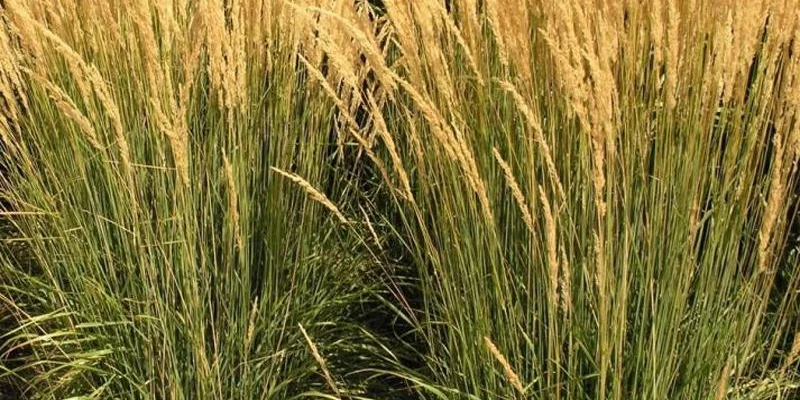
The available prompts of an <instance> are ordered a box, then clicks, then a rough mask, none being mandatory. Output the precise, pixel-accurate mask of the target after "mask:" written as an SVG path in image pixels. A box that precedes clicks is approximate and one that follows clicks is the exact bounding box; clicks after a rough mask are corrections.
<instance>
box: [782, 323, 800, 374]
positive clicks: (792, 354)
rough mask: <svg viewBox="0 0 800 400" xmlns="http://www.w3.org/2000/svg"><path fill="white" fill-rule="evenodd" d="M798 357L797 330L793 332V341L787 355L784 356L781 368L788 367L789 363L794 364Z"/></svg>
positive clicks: (799, 343) (799, 354) (799, 348)
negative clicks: (784, 359)
mask: <svg viewBox="0 0 800 400" xmlns="http://www.w3.org/2000/svg"><path fill="white" fill-rule="evenodd" d="M798 357H800V331H797V332H796V333H795V334H794V341H793V342H792V348H791V349H789V355H788V356H786V361H784V363H783V369H786V368H788V367H789V366H790V365H792V364H794V362H795V361H797V359H798Z"/></svg>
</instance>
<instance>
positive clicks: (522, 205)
mask: <svg viewBox="0 0 800 400" xmlns="http://www.w3.org/2000/svg"><path fill="white" fill-rule="evenodd" d="M492 152H493V153H494V158H495V160H497V163H498V164H499V165H500V169H502V170H503V175H505V177H506V184H507V185H508V188H509V189H511V195H512V196H514V200H516V202H517V206H518V207H519V211H520V213H522V221H523V222H525V226H526V227H527V228H528V231H530V232H531V233H533V232H534V226H533V217H532V216H531V213H530V207H529V206H528V202H527V201H526V200H525V195H523V194H522V189H520V186H519V184H518V183H517V179H516V178H514V173H513V172H512V171H511V167H510V166H509V165H508V163H507V162H506V161H505V160H503V157H502V156H501V155H500V152H499V151H497V149H496V148H492Z"/></svg>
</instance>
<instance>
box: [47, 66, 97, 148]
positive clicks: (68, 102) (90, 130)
mask: <svg viewBox="0 0 800 400" xmlns="http://www.w3.org/2000/svg"><path fill="white" fill-rule="evenodd" d="M32 74H34V73H32ZM33 76H34V79H35V80H36V81H37V82H38V83H39V84H40V85H42V87H43V88H44V89H45V91H47V94H48V95H49V96H50V98H51V99H53V101H54V102H55V103H56V106H57V107H58V109H59V110H61V112H63V113H64V114H65V115H66V116H68V117H69V118H70V119H72V121H73V122H75V123H76V124H77V125H78V127H79V128H80V130H81V132H82V133H83V134H84V135H85V137H86V140H87V141H88V142H89V144H90V145H91V146H92V147H93V148H94V149H95V150H97V151H101V152H102V151H103V146H102V145H101V144H100V140H98V138H97V132H96V131H95V129H94V127H93V126H92V123H91V122H90V121H89V119H88V118H86V117H85V116H84V115H83V113H81V111H80V110H79V109H78V107H76V106H75V103H74V102H73V101H72V99H71V98H70V97H69V95H67V93H65V92H64V91H63V90H62V89H61V88H60V87H58V86H56V85H54V84H52V83H50V82H48V81H47V80H45V79H44V78H42V77H40V76H38V75H35V74H34V75H33Z"/></svg>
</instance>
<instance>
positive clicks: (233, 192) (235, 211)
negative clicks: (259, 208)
mask: <svg viewBox="0 0 800 400" xmlns="http://www.w3.org/2000/svg"><path fill="white" fill-rule="evenodd" d="M222 166H223V169H224V172H225V182H226V183H227V186H228V212H229V213H230V216H231V222H232V223H233V236H234V238H235V243H236V247H238V248H240V249H241V248H242V230H241V228H240V226H239V194H238V192H237V190H238V189H237V188H236V178H235V176H234V174H233V167H232V166H231V162H230V160H228V155H227V153H225V151H224V150H223V151H222Z"/></svg>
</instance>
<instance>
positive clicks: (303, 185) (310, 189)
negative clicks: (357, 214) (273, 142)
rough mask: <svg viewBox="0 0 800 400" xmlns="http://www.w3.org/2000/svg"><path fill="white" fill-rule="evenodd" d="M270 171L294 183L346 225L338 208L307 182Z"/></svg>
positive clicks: (283, 172)
mask: <svg viewBox="0 0 800 400" xmlns="http://www.w3.org/2000/svg"><path fill="white" fill-rule="evenodd" d="M270 169H271V170H273V171H275V172H277V173H278V174H279V175H281V176H283V177H285V178H286V179H289V180H290V181H292V182H294V183H295V184H297V185H298V186H300V188H301V189H303V191H305V192H306V194H308V196H309V197H311V199H312V200H314V201H316V202H317V203H319V204H321V205H322V206H323V207H325V208H327V209H328V210H329V211H330V212H332V213H333V215H335V216H336V218H338V219H339V221H340V222H342V223H343V224H347V223H348V221H347V218H345V217H344V214H342V212H341V211H339V208H338V207H336V205H334V204H333V202H331V201H330V200H329V199H328V197H327V196H325V195H324V194H322V192H320V191H319V190H317V189H316V188H314V186H312V185H311V184H310V183H309V182H308V181H307V180H305V179H303V178H301V177H300V176H298V175H295V174H293V173H290V172H285V171H282V170H280V169H278V168H275V167H270Z"/></svg>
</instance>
